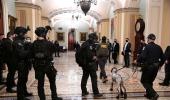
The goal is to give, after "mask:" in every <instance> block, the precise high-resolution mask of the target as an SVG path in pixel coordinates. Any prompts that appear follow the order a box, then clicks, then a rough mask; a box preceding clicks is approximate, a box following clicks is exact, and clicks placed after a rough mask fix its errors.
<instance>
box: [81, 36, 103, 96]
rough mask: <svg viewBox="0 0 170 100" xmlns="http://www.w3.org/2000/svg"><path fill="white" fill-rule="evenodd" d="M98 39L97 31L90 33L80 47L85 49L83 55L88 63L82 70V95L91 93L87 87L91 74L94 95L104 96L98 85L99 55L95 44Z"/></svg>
mask: <svg viewBox="0 0 170 100" xmlns="http://www.w3.org/2000/svg"><path fill="white" fill-rule="evenodd" d="M96 39H97V35H96V34H95V33H91V34H89V39H88V40H87V41H85V42H84V43H83V44H82V46H81V48H80V49H82V50H83V54H82V55H83V56H84V60H85V61H86V65H84V66H82V70H83V76H82V80H81V90H82V96H85V95H88V94H89V92H88V91H87V88H86V85H87V80H88V78H89V75H90V77H91V82H92V89H93V94H94V97H101V96H103V95H102V94H100V93H99V90H98V86H97V74H96V70H97V63H96V61H97V57H96V45H95V41H96Z"/></svg>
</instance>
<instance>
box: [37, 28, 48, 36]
mask: <svg viewBox="0 0 170 100" xmlns="http://www.w3.org/2000/svg"><path fill="white" fill-rule="evenodd" d="M35 34H36V35H37V36H39V37H44V36H46V34H47V30H46V28H44V27H37V28H36V30H35Z"/></svg>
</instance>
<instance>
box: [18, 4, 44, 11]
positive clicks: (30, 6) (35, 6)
mask: <svg viewBox="0 0 170 100" xmlns="http://www.w3.org/2000/svg"><path fill="white" fill-rule="evenodd" d="M15 5H16V7H24V8H32V9H38V10H41V9H42V8H41V7H40V6H38V5H35V4H31V3H21V2H15Z"/></svg>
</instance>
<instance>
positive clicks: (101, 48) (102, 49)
mask: <svg viewBox="0 0 170 100" xmlns="http://www.w3.org/2000/svg"><path fill="white" fill-rule="evenodd" d="M96 55H97V57H107V56H108V55H109V46H108V44H107V43H100V44H99V45H98V48H97V52H96Z"/></svg>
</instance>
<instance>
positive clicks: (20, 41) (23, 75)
mask: <svg viewBox="0 0 170 100" xmlns="http://www.w3.org/2000/svg"><path fill="white" fill-rule="evenodd" d="M27 32H28V29H26V28H24V27H16V29H15V30H14V33H15V34H17V36H16V38H15V40H14V42H13V49H14V55H15V58H16V60H17V70H18V82H17V99H18V100H28V99H27V98H26V97H27V96H32V93H28V91H27V86H26V83H27V81H28V74H29V68H28V66H27V65H26V64H27V59H28V57H29V55H30V50H28V49H26V48H25V34H27Z"/></svg>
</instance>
